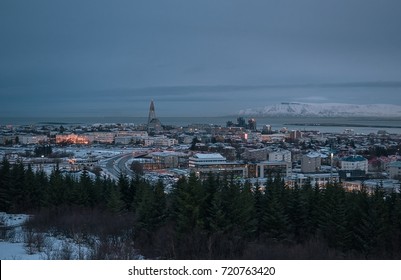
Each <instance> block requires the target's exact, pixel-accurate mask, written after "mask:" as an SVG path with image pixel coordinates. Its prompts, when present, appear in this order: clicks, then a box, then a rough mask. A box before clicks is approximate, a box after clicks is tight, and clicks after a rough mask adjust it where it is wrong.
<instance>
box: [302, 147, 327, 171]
mask: <svg viewBox="0 0 401 280" xmlns="http://www.w3.org/2000/svg"><path fill="white" fill-rule="evenodd" d="M321 166H322V158H321V155H320V153H317V152H310V153H308V154H306V155H303V156H302V158H301V172H302V173H314V172H317V171H320V167H321Z"/></svg>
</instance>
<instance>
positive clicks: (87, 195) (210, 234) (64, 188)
mask: <svg viewBox="0 0 401 280" xmlns="http://www.w3.org/2000/svg"><path fill="white" fill-rule="evenodd" d="M266 185H267V187H266V188H265V189H260V190H254V189H253V188H252V187H251V185H250V184H248V183H246V182H245V183H239V182H238V181H236V180H233V179H232V178H217V177H214V176H213V175H210V176H209V178H208V179H207V180H204V181H199V180H198V179H197V178H196V177H195V176H194V175H191V176H190V177H189V178H188V179H186V178H182V179H180V180H179V181H178V183H177V184H176V185H175V186H174V188H173V190H172V191H171V192H169V193H168V194H166V193H165V191H164V186H163V184H162V183H161V182H160V183H158V184H156V185H154V186H152V185H150V184H149V183H147V182H145V181H143V180H142V179H140V178H139V177H138V178H136V179H133V180H131V181H129V180H128V179H127V177H125V176H123V175H121V176H120V178H119V180H118V181H117V182H115V181H112V180H110V179H107V178H101V177H96V179H91V178H90V177H89V175H88V173H87V172H83V173H82V175H80V176H79V177H78V178H76V177H74V176H72V175H70V174H62V173H61V172H60V170H58V168H57V167H56V168H55V169H54V170H53V172H52V174H51V175H50V176H46V174H45V173H44V172H43V171H35V172H34V171H33V170H32V168H30V167H28V168H24V166H23V165H22V164H15V165H10V164H9V163H8V162H7V161H6V160H3V162H2V163H1V166H0V211H5V212H18V213H21V212H23V213H30V214H32V219H30V220H29V221H28V223H27V224H26V229H27V231H28V232H53V233H59V234H63V235H65V236H71V237H75V238H76V237H79V240H80V242H83V243H85V244H90V243H96V246H95V247H94V248H96V249H95V250H94V251H93V252H92V255H91V258H94V259H130V258H134V257H135V254H138V253H139V254H141V255H144V256H145V258H161V259H401V195H400V193H396V192H393V193H390V194H386V193H385V192H384V191H383V190H382V188H381V187H380V186H378V187H377V189H376V190H375V191H374V192H373V193H371V194H369V193H367V192H366V191H365V190H362V191H358V192H346V191H344V190H343V189H342V188H341V187H340V186H339V185H338V184H337V183H333V184H329V185H327V186H326V187H325V188H324V189H319V188H318V187H316V186H312V185H311V184H305V185H304V186H303V187H302V188H299V187H298V186H295V187H294V188H287V187H285V185H284V182H283V180H282V179H281V178H280V177H279V176H272V177H271V178H269V179H268V182H267V184H266Z"/></svg>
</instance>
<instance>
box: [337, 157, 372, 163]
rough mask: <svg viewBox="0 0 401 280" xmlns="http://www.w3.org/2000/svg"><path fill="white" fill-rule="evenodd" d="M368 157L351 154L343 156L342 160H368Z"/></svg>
mask: <svg viewBox="0 0 401 280" xmlns="http://www.w3.org/2000/svg"><path fill="white" fill-rule="evenodd" d="M366 160H367V159H366V158H364V157H363V156H349V157H346V158H343V159H342V161H348V162H357V161H366Z"/></svg>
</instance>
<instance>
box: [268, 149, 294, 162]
mask: <svg viewBox="0 0 401 280" xmlns="http://www.w3.org/2000/svg"><path fill="white" fill-rule="evenodd" d="M269 161H272V162H275V161H285V162H291V152H290V151H287V150H278V151H272V152H270V153H269Z"/></svg>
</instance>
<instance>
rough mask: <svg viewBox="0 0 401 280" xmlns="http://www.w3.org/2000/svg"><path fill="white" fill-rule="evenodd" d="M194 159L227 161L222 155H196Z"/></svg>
mask: <svg viewBox="0 0 401 280" xmlns="http://www.w3.org/2000/svg"><path fill="white" fill-rule="evenodd" d="M193 157H194V158H198V159H214V160H216V159H218V160H226V158H225V157H223V156H222V155H221V154H219V153H212V154H195V155H194V156H193Z"/></svg>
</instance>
